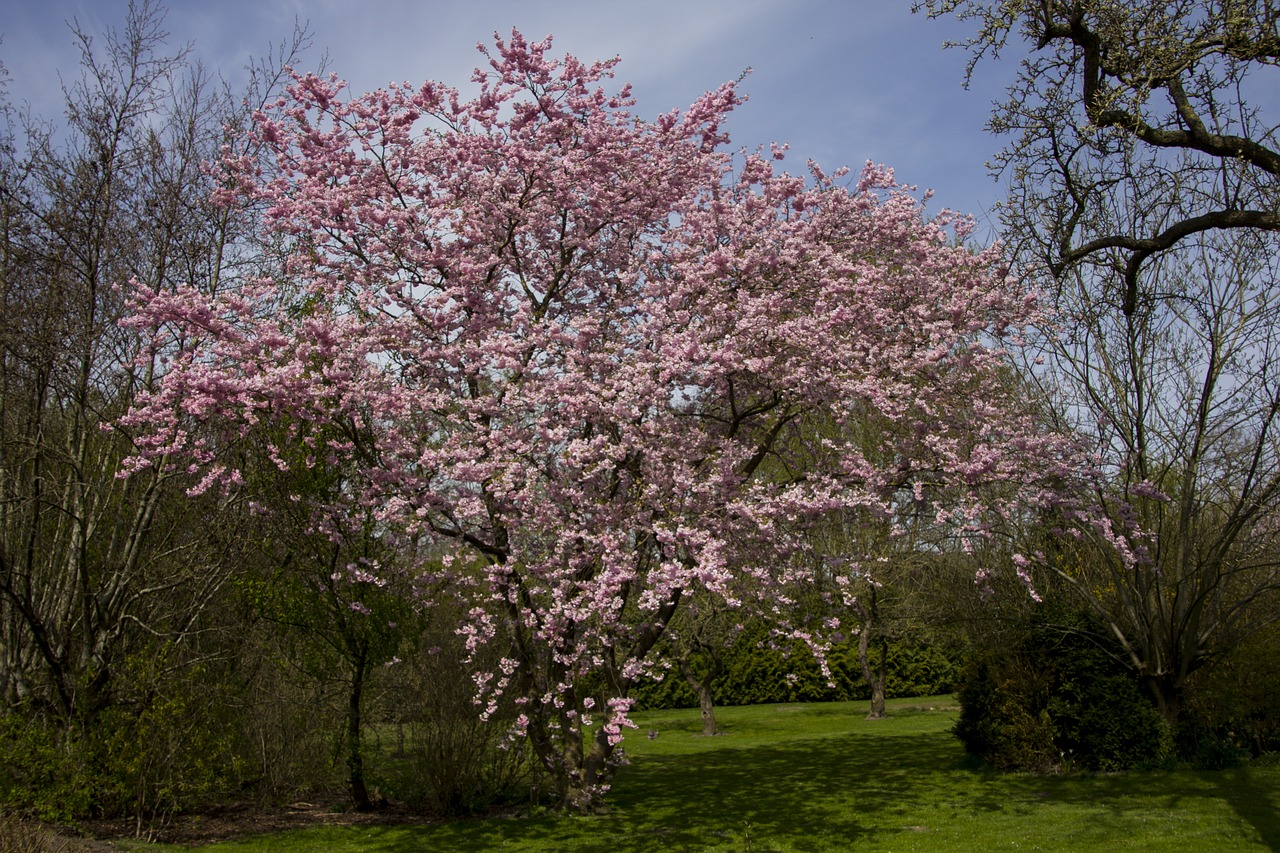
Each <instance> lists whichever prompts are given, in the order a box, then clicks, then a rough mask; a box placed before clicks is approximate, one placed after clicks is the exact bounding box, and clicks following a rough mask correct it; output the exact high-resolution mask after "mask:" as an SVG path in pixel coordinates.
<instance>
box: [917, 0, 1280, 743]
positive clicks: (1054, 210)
mask: <svg viewBox="0 0 1280 853" xmlns="http://www.w3.org/2000/svg"><path fill="white" fill-rule="evenodd" d="M916 8H917V9H918V10H919V9H924V10H927V11H928V12H929V13H930V14H931V15H942V14H957V15H959V16H960V17H961V18H963V19H968V20H972V21H976V23H977V25H978V32H977V33H976V34H975V35H974V36H973V37H972V38H971V39H969V40H967V41H966V42H964V45H965V46H966V47H967V48H968V49H970V50H971V57H972V59H971V63H970V66H969V73H970V74H972V73H973V72H974V68H975V64H976V63H977V62H978V61H980V60H981V59H983V58H984V57H989V56H994V55H998V54H999V53H1000V52H1001V51H1002V50H1004V49H1008V48H1010V46H1011V44H1012V43H1016V42H1017V41H1018V39H1019V38H1020V39H1021V42H1022V44H1021V45H1020V47H1022V48H1025V49H1026V50H1027V53H1026V56H1025V58H1024V59H1023V61H1022V66H1021V71H1020V73H1019V75H1018V78H1017V80H1016V82H1015V83H1014V84H1013V85H1012V86H1011V87H1010V89H1009V91H1008V96H1009V97H1008V100H1007V101H1006V102H1005V103H1004V104H1003V105H1001V106H999V107H998V108H997V109H996V111H995V113H994V114H993V118H992V120H991V123H990V128H991V129H992V130H993V131H994V132H996V133H998V134H1002V135H1004V136H1006V137H1007V138H1008V139H1009V142H1008V144H1007V146H1006V147H1005V149H1004V150H1003V151H1002V152H1001V153H1000V155H999V156H998V157H997V159H996V161H995V165H996V169H997V172H998V173H999V174H1001V175H1002V176H1003V177H1004V178H1005V179H1006V180H1007V181H1008V185H1009V190H1010V192H1009V199H1008V201H1007V203H1006V204H1005V205H1003V206H1002V207H1001V208H1000V210H999V216H1000V222H1001V225H1002V228H1003V232H1004V235H1005V236H1006V239H1007V241H1008V244H1009V247H1010V251H1011V255H1012V257H1013V259H1014V260H1015V262H1017V263H1018V264H1019V265H1020V267H1021V268H1022V269H1023V270H1024V271H1025V272H1026V273H1027V274H1028V275H1034V276H1039V277H1041V279H1042V281H1043V282H1044V285H1045V287H1046V289H1047V290H1049V291H1050V292H1052V293H1053V294H1054V295H1055V296H1056V298H1057V304H1058V308H1059V311H1060V315H1059V317H1060V327H1059V328H1058V329H1057V330H1051V331H1050V333H1049V334H1047V335H1046V336H1045V337H1044V339H1043V341H1042V343H1043V346H1044V354H1045V355H1047V356H1048V359H1047V366H1046V368H1045V369H1044V370H1042V371H1040V372H1039V376H1040V378H1041V379H1042V380H1043V381H1044V382H1045V384H1046V387H1047V388H1048V390H1049V392H1050V394H1051V395H1052V396H1053V398H1054V399H1055V400H1056V401H1057V403H1058V404H1059V405H1058V411H1059V416H1060V417H1061V418H1062V419H1063V421H1064V422H1065V423H1067V424H1068V425H1070V426H1071V427H1073V428H1075V429H1077V430H1079V431H1081V432H1082V433H1083V434H1085V435H1088V436H1090V437H1091V438H1092V439H1093V440H1094V441H1095V442H1096V445H1097V450H1098V453H1099V458H1100V460H1101V461H1102V464H1103V466H1104V469H1105V471H1106V473H1107V478H1106V481H1105V482H1104V483H1103V484H1102V486H1101V487H1100V488H1099V492H1098V494H1097V496H1096V497H1097V501H1098V503H1099V504H1100V505H1101V506H1102V507H1104V508H1105V510H1106V513H1107V517H1108V518H1109V519H1110V520H1111V521H1112V522H1113V523H1114V525H1115V527H1114V529H1115V530H1125V529H1134V528H1136V529H1138V530H1140V531H1142V532H1143V533H1142V535H1140V536H1130V537H1128V545H1129V546H1130V547H1131V550H1130V549H1127V548H1126V547H1123V546H1122V547H1121V548H1119V549H1117V548H1115V547H1114V544H1115V543H1114V538H1113V537H1112V536H1110V535H1107V533H1106V531H1105V530H1102V529H1099V530H1098V531H1096V532H1097V533H1098V534H1099V535H1098V537H1097V541H1095V542H1094V543H1093V544H1094V545H1096V546H1100V547H1085V548H1081V547H1077V546H1075V545H1072V546H1071V547H1069V548H1067V547H1064V548H1063V549H1062V550H1060V551H1059V553H1058V554H1057V555H1056V556H1054V555H1051V557H1052V567H1053V568H1054V569H1055V570H1056V571H1057V572H1058V573H1059V574H1060V575H1061V576H1062V578H1063V579H1065V580H1066V581H1067V582H1068V583H1069V584H1070V585H1071V586H1072V587H1073V588H1074V589H1075V590H1076V592H1077V593H1078V594H1079V595H1080V596H1081V598H1082V600H1083V601H1084V602H1086V603H1087V604H1088V605H1089V607H1090V608H1091V609H1092V610H1093V611H1094V612H1095V614H1096V615H1098V616H1099V617H1100V618H1101V619H1102V620H1103V621H1104V623H1105V624H1106V625H1107V626H1108V628H1109V629H1110V631H1111V632H1112V633H1113V634H1114V635H1115V636H1116V638H1118V639H1119V641H1120V643H1121V645H1122V646H1123V648H1124V650H1125V653H1126V654H1127V656H1128V659H1129V663H1130V665H1131V666H1132V668H1133V669H1134V670H1135V671H1136V672H1137V673H1138V674H1139V675H1140V676H1141V677H1142V678H1143V679H1144V680H1145V681H1146V682H1147V684H1148V686H1149V687H1150V689H1151V692H1152V695H1153V697H1154V698H1155V700H1156V702H1157V704H1158V706H1159V707H1160V708H1161V710H1162V711H1163V712H1164V714H1165V717H1166V718H1167V719H1168V720H1170V721H1176V720H1177V718H1178V715H1179V710H1180V707H1181V703H1182V695H1183V690H1184V688H1185V686H1186V684H1187V679H1188V677H1189V676H1190V675H1191V674H1192V673H1193V672H1195V671H1196V670H1197V669H1199V668H1201V667H1204V666H1206V665H1208V664H1211V663H1212V662H1213V661H1214V660H1215V659H1217V658H1218V657H1219V656H1220V655H1222V654H1223V653H1224V652H1225V651H1227V650H1228V649H1230V648H1231V647H1232V646H1234V645H1235V644H1236V643H1237V642H1239V640H1240V639H1241V638H1242V637H1243V636H1245V635H1247V634H1248V633H1250V632H1251V631H1255V630H1257V629H1259V628H1260V627H1262V626H1264V625H1265V624H1267V622H1268V620H1269V619H1270V618H1271V614H1274V613H1275V612H1276V610H1275V608H1274V607H1264V606H1261V605H1262V604H1263V603H1264V602H1263V599H1264V598H1267V597H1269V596H1273V595H1274V594H1275V593H1276V591H1277V589H1278V588H1280V560H1278V557H1280V550H1278V549H1277V546H1278V545H1280V543H1278V542H1277V533H1280V440H1278V438H1277V433H1276V430H1277V426H1278V425H1277V423H1276V418H1277V413H1278V412H1280V381H1278V380H1280V376H1277V371H1278V370H1280V365H1278V363H1277V356H1280V339H1278V338H1277V331H1276V330H1277V328H1278V327H1280V296H1278V295H1277V284H1278V283H1280V279H1278V275H1280V139H1278V137H1277V133H1278V129H1277V123H1278V122H1280V110H1277V103H1276V100H1275V98H1274V92H1275V91H1276V84H1277V80H1276V75H1275V71H1276V66H1277V64H1278V63H1280V31H1278V29H1277V27H1278V26H1280V7H1277V5H1276V3H1275V2H1274V0H1209V2H1205V1H1204V0H1195V1H1194V2H1192V0H1179V2H1152V0H1143V2H1132V0H1002V2H995V3H980V2H973V1H972V0H926V2H921V3H918V4H917V5H916ZM1131 525H1132V527H1131Z"/></svg>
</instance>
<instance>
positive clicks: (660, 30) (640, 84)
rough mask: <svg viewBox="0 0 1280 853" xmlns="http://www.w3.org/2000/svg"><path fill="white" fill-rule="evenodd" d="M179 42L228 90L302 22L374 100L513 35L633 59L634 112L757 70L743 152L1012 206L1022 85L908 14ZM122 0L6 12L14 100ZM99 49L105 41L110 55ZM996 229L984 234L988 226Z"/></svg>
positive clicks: (312, 13) (962, 202)
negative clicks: (497, 37) (1008, 102)
mask: <svg viewBox="0 0 1280 853" xmlns="http://www.w3.org/2000/svg"><path fill="white" fill-rule="evenodd" d="M165 6H166V8H167V10H168V12H167V17H166V19H165V29H167V30H168V31H169V33H170V34H171V39H170V42H171V44H172V45H174V46H178V45H182V44H187V43H191V44H192V47H193V55H194V56H195V57H196V58H199V59H200V60H201V61H202V62H203V63H204V64H205V65H206V66H207V67H208V68H210V69H212V70H214V71H216V72H218V73H220V74H221V75H222V76H224V77H226V78H227V79H228V80H229V81H231V82H232V83H235V82H236V81H237V80H238V79H242V69H243V68H244V66H245V65H246V63H247V62H248V61H249V60H250V58H251V57H254V56H258V57H261V56H264V55H267V54H269V53H270V52H271V47H272V45H273V44H278V43H279V42H280V41H282V40H284V39H286V38H287V37H288V36H289V35H290V33H291V32H292V31H293V28H294V25H295V22H298V23H301V24H304V25H306V26H307V27H308V29H309V31H310V32H311V34H312V47H311V48H310V49H309V50H308V51H307V52H306V53H305V54H304V55H303V57H302V60H303V61H302V62H301V63H299V66H300V68H299V70H312V69H314V68H316V67H318V65H319V64H320V62H321V60H322V58H324V57H326V56H327V61H328V68H329V69H330V70H332V71H334V72H335V73H337V74H338V76H339V77H341V78H343V79H345V80H347V81H348V82H349V83H350V85H351V88H352V90H353V91H355V92H364V91H369V90H371V89H375V88H379V87H381V86H384V85H386V84H387V83H389V82H392V81H395V82H414V83H420V82H422V81H424V80H427V79H432V80H439V81H441V82H444V83H448V84H450V85H455V86H458V87H460V88H461V87H463V86H465V84H466V83H467V81H468V79H469V78H470V76H471V70H472V69H473V68H475V67H476V66H477V65H480V64H482V62H483V57H481V56H480V54H479V53H477V52H476V44H477V43H478V42H484V43H486V44H492V38H493V34H494V33H495V32H498V33H500V34H502V35H504V36H505V35H509V34H510V32H511V30H512V29H513V28H515V29H518V30H520V31H521V32H522V33H524V35H525V36H526V37H529V38H531V39H533V38H542V37H544V36H547V35H551V36H553V37H554V44H553V53H554V54H556V55H563V54H564V53H572V54H574V55H576V56H578V57H579V58H581V59H583V60H592V59H603V58H610V57H613V56H619V57H621V60H622V61H621V64H620V65H619V67H618V68H617V70H616V80H617V82H619V83H621V82H630V83H632V84H633V85H634V89H635V91H634V94H635V96H636V98H637V100H638V105H637V107H636V112H638V113H639V114H641V115H642V116H645V117H652V116H656V115H658V114H659V113H663V112H667V111H668V110H670V109H672V108H683V107H685V106H687V105H688V104H689V103H690V102H691V101H693V100H694V99H695V98H696V97H697V96H698V95H699V94H700V93H702V92H704V91H706V90H708V89H713V88H715V87H716V86H718V85H720V84H721V83H723V82H725V81H728V80H735V79H737V78H738V77H739V76H741V75H742V73H743V72H744V71H745V70H746V69H747V68H750V69H751V73H750V74H748V75H747V76H746V78H745V80H744V81H743V84H742V90H743V91H745V93H746V94H747V96H748V98H749V100H748V102H747V103H746V104H745V105H744V106H742V107H740V108H739V109H738V111H737V112H736V114H735V115H734V116H733V118H732V120H731V123H730V125H729V131H730V133H731V135H732V146H733V147H735V148H739V147H746V148H755V147H757V146H761V145H763V146H768V145H769V144H770V143H775V142H776V143H786V144H789V145H790V146H791V151H790V154H789V156H788V161H787V168H788V169H789V170H790V171H794V172H799V171H803V170H804V164H805V161H806V160H809V159H812V160H814V161H816V162H817V163H819V164H820V165H821V166H822V167H823V168H824V169H827V170H830V169H833V168H835V167H837V166H842V165H847V166H850V167H852V168H853V169H854V170H855V172H856V170H857V169H858V168H860V167H861V165H862V164H863V163H865V162H866V161H868V160H872V161H874V162H876V163H883V164H886V165H889V166H892V167H893V168H894V170H895V172H896V175H897V177H898V179H899V180H900V181H902V182H904V183H908V184H914V185H916V186H918V187H919V188H920V189H921V190H925V189H931V190H933V191H934V194H935V195H934V199H933V201H931V202H930V209H940V208H942V207H948V208H951V209H954V210H959V211H962V212H966V213H972V214H974V215H976V216H978V218H979V220H980V222H986V221H987V219H986V218H985V216H984V214H985V213H986V212H987V211H988V210H989V209H990V208H991V207H992V206H993V205H994V204H995V203H996V202H997V201H998V200H999V199H1000V197H1001V195H1002V193H1001V190H1000V186H999V184H998V183H997V182H995V181H994V180H993V179H992V178H991V176H990V175H989V173H988V170H987V168H986V165H985V164H986V162H987V161H988V160H989V159H991V157H992V155H994V153H995V152H996V151H997V150H998V149H999V147H1000V145H1001V140H999V139H997V138H995V137H993V136H991V135H990V134H989V133H987V132H986V130H985V127H984V126H985V123H986V120H987V117H988V115H989V113H990V109H991V104H992V102H993V101H994V100H996V99H998V98H999V97H1000V94H1001V92H1002V90H1003V87H1004V86H1005V85H1006V84H1007V83H1008V82H1009V81H1010V80H1011V78H1012V76H1013V75H1014V73H1015V72H1016V68H1015V67H1014V63H1013V62H1012V61H1011V60H1009V59H1004V60H1001V61H999V62H985V63H983V64H982V65H980V66H979V67H978V71H977V74H976V76H975V78H974V81H973V84H972V85H971V87H970V88H969V89H965V88H964V86H963V78H964V67H965V63H966V61H967V55H966V54H965V53H964V51H963V50H962V49H959V48H954V49H949V50H944V49H943V47H942V44H943V42H944V41H945V40H947V39H955V38H959V37H962V36H964V35H967V34H968V30H967V27H966V25H965V24H964V23H962V22H957V21H953V20H943V21H931V20H929V19H927V18H926V17H925V16H924V15H923V14H912V13H911V11H910V6H911V2H910V0H626V1H625V2H618V0H590V2H579V0H417V2H411V0H351V2H343V0H170V2H168V3H166V4H165ZM127 7H128V4H127V0H0V39H2V41H0V62H2V63H3V64H4V66H5V68H6V69H7V71H8V75H9V80H8V83H7V89H8V93H7V97H8V99H9V101H10V102H11V103H13V104H16V105H22V104H24V103H27V104H30V105H31V107H32V109H33V111H34V112H35V113H36V114H38V115H42V116H44V117H45V118H49V119H57V118H59V117H60V115H61V111H62V107H61V95H60V79H61V80H63V81H70V80H71V79H73V78H74V77H75V76H76V75H77V74H78V71H77V63H78V60H79V54H78V52H77V48H76V46H75V43H74V41H73V39H72V35H71V31H70V29H69V28H68V25H67V23H68V22H69V21H72V20H75V21H78V22H79V24H80V26H81V28H82V29H83V30H84V31H86V32H89V33H102V32H104V30H105V29H106V28H107V27H109V26H116V27H119V26H120V24H121V22H122V21H123V20H124V17H125V14H126V10H127ZM101 42H102V39H101V38H99V40H98V43H99V44H101ZM984 230H985V229H984Z"/></svg>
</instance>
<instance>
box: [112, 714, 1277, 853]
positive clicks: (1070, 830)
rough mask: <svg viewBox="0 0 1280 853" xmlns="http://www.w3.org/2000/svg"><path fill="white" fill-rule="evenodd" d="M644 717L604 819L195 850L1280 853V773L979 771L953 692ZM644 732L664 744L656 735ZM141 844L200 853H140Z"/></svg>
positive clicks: (314, 834)
mask: <svg viewBox="0 0 1280 853" xmlns="http://www.w3.org/2000/svg"><path fill="white" fill-rule="evenodd" d="M865 708H866V706H865V703H847V704H846V703H840V704H824V705H765V706H756V707H747V708H724V709H721V710H718V711H717V717H718V718H719V719H720V721H721V723H722V726H723V729H724V734H723V735H721V736H719V737H714V738H704V737H701V736H699V734H698V732H699V731H700V721H699V719H698V713H697V711H696V710H691V711H666V712H653V713H648V714H641V715H638V722H639V724H640V730H639V731H638V732H633V733H631V736H630V737H629V738H628V739H627V742H626V744H625V747H626V750H627V752H628V754H629V755H630V756H631V759H632V763H631V765H630V766H628V767H625V768H623V769H622V770H621V771H620V772H619V774H618V776H617V779H616V782H615V785H614V789H613V792H612V793H611V794H610V799H609V806H610V808H609V811H608V813H607V814H603V815H598V816H591V817H578V816H562V815H556V814H550V813H543V814H531V815H526V816H522V817H513V818H495V819H489V820H467V821H457V822H453V823H445V824H437V825H429V826H386V827H367V826H366V827H346V828H332V829H315V830H303V831H297V832H287V833H280V834H277V835H272V836H262V837H258V838H253V839H245V840H242V841H238V842H230V843H224V844H219V845H215V846H212V847H203V848H194V849H199V850H206V851H220V853H231V851H238V853H251V852H252V853H257V851H273V853H285V851H288V853H300V852H301V851H387V853H390V851H476V853H480V852H481V851H499V850H503V851H505V850H510V851H582V853H588V852H589V853H642V851H667V850H672V851H734V853H742V851H752V853H766V851H797V853H800V852H801V851H803V853H821V851H847V850H876V851H897V850H903V851H910V850H939V851H969V850H972V851H986V850H999V849H1017V850H1071V851H1087V850H1143V851H1162V850H1166V851H1186V850H1194V851H1196V853H1210V851H1219V850H1221V851H1241V850H1277V849H1280V767H1275V766H1269V767H1258V766H1251V767H1242V768H1238V769H1234V770H1226V771H1217V772H1202V771H1190V770H1179V771H1170V772H1144V773H1128V774H1122V775H1110V776H1031V775H1005V774H997V773H993V772H990V771H987V770H984V769H982V768H981V767H980V766H977V765H975V764H974V763H973V762H972V761H971V760H970V759H969V758H968V757H967V756H966V755H965V754H964V752H963V750H962V749H961V747H960V744H959V742H958V741H956V739H955V738H954V737H952V736H951V734H950V732H949V729H950V727H951V725H952V724H953V722H954V718H955V709H954V707H952V705H951V700H950V699H949V698H948V697H939V698H935V699H932V700H929V699H909V700H898V701H895V702H891V703H890V707H889V711H890V715H891V716H890V717H889V718H888V719H885V720H879V721H870V720H866V719H864V714H865ZM649 731H656V732H657V733H658V734H657V737H656V738H654V739H650V738H649V736H648V732H649ZM134 849H138V850H148V851H160V850H191V849H193V848H172V847H161V846H152V845H139V846H138V847H137V848H134Z"/></svg>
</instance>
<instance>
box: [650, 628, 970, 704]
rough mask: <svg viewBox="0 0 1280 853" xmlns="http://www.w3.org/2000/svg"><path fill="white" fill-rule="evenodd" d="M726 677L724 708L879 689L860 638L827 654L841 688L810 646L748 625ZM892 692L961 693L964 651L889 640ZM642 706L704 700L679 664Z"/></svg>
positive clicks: (728, 654) (722, 681)
mask: <svg viewBox="0 0 1280 853" xmlns="http://www.w3.org/2000/svg"><path fill="white" fill-rule="evenodd" d="M723 660H724V672H723V674H722V675H721V676H720V677H719V678H718V679H717V680H716V681H715V682H714V684H713V686H712V693H713V695H714V698H715V702H716V704H717V705H718V706H726V705H765V704H772V703H778V702H844V701H850V700H854V699H867V698H869V697H870V696H871V688H870V686H869V685H867V683H866V681H864V680H863V678H862V671H861V669H860V668H859V666H858V643H857V638H852V639H848V640H845V641H843V642H840V643H837V644H835V645H834V646H833V647H832V649H831V650H830V651H829V653H828V655H827V663H828V665H829V666H830V668H831V676H832V680H833V681H834V683H835V686H834V687H833V686H831V685H829V684H828V683H827V679H826V678H825V676H823V674H822V670H821V669H820V668H819V667H818V663H817V661H816V660H814V657H813V654H812V653H811V652H810V651H809V649H808V648H807V647H805V646H804V645H802V644H792V643H790V642H787V641H782V640H776V639H773V638H771V637H770V636H769V634H768V632H767V631H766V630H765V629H764V628H763V627H761V626H759V625H754V626H748V628H747V629H746V630H745V631H743V632H742V633H741V634H739V635H738V636H737V637H736V638H734V640H733V641H732V643H731V644H730V645H729V647H728V648H727V649H726V650H725V651H724V653H723ZM886 670H887V676H886V692H887V694H888V695H889V696H898V697H910V696H931V695H936V694H939V693H946V692H949V691H951V690H952V689H953V687H954V685H955V683H956V678H957V675H958V673H959V653H958V651H957V650H956V649H954V648H952V647H951V646H949V645H947V644H946V643H943V642H929V641H914V640H910V639H893V640H890V641H889V654H888V659H887V667H886ZM633 696H634V697H635V698H636V701H637V707H639V708H643V709H647V710H660V709H666V708H692V707H696V706H697V704H698V698H697V696H695V695H694V693H693V691H692V690H691V689H690V688H689V685H688V684H687V683H686V682H685V680H684V679H683V678H681V677H680V676H679V674H678V673H677V672H676V671H675V668H674V666H673V667H672V669H671V670H670V671H669V672H668V673H667V675H666V677H665V678H663V679H662V681H657V682H645V683H643V684H641V685H639V686H638V687H637V688H635V690H634V691H633Z"/></svg>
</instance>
